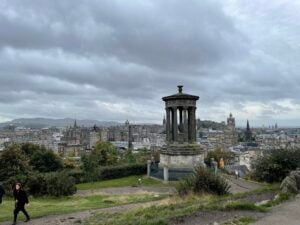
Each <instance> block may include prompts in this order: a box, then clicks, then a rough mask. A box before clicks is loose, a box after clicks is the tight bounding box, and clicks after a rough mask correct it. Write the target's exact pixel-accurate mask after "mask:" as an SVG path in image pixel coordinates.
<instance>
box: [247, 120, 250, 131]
mask: <svg viewBox="0 0 300 225" xmlns="http://www.w3.org/2000/svg"><path fill="white" fill-rule="evenodd" d="M247 130H250V125H249V120H247Z"/></svg>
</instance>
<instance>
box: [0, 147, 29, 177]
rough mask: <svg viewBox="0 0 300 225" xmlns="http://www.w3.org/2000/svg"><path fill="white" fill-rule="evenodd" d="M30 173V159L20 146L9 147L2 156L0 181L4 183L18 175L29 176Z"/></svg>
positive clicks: (0, 160)
mask: <svg viewBox="0 0 300 225" xmlns="http://www.w3.org/2000/svg"><path fill="white" fill-rule="evenodd" d="M30 171H31V167H30V165H29V159H28V158H27V157H26V155H25V154H24V153H23V151H22V150H21V149H20V146H19V145H12V146H9V147H8V148H6V149H5V150H4V151H3V152H2V154H1V155H0V180H2V181H4V180H7V179H9V178H10V177H13V176H17V175H27V174H28V173H29V172H30Z"/></svg>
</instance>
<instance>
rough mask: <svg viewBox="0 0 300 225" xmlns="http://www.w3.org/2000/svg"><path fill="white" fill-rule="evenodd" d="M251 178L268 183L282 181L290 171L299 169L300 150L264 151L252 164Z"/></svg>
mask: <svg viewBox="0 0 300 225" xmlns="http://www.w3.org/2000/svg"><path fill="white" fill-rule="evenodd" d="M252 167H253V168H254V170H253V173H252V176H253V178H254V179H256V180H258V181H266V182H269V183H272V182H280V181H282V180H283V179H284V178H285V177H286V176H287V175H288V174H289V172H291V171H292V170H295V169H297V167H300V149H272V150H268V151H265V152H264V153H263V155H262V156H260V157H258V158H257V159H256V160H255V161H254V162H253V163H252Z"/></svg>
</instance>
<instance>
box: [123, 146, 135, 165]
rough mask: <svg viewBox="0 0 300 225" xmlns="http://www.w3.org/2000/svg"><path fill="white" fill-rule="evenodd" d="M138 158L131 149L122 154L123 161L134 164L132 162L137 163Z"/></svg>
mask: <svg viewBox="0 0 300 225" xmlns="http://www.w3.org/2000/svg"><path fill="white" fill-rule="evenodd" d="M136 160H137V159H136V156H135V155H134V154H133V153H132V150H131V149H128V150H126V151H125V152H124V154H123V155H122V161H123V163H128V164H132V163H136Z"/></svg>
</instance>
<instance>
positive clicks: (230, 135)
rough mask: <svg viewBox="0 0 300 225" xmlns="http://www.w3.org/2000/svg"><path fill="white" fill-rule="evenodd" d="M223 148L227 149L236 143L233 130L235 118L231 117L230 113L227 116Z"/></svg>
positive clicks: (235, 135) (236, 136)
mask: <svg viewBox="0 0 300 225" xmlns="http://www.w3.org/2000/svg"><path fill="white" fill-rule="evenodd" d="M224 134H225V135H224V136H225V138H224V147H225V148H229V147H231V146H234V145H236V144H237V143H238V135H237V133H236V130H235V118H234V117H233V116H232V113H230V114H229V117H228V118H227V126H226V129H225V131H224Z"/></svg>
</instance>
